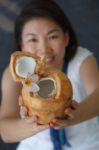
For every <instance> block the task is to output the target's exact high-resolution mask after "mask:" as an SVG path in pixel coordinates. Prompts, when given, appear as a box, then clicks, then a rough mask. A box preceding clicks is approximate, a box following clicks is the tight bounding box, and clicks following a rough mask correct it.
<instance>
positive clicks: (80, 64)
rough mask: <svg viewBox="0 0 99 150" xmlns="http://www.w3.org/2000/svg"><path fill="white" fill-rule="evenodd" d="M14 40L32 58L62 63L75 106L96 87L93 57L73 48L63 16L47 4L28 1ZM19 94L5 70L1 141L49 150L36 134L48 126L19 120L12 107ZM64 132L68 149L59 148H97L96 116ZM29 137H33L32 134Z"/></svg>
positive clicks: (45, 136) (22, 149) (46, 139)
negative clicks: (42, 56)
mask: <svg viewBox="0 0 99 150" xmlns="http://www.w3.org/2000/svg"><path fill="white" fill-rule="evenodd" d="M15 37H16V44H17V46H18V49H20V50H22V51H28V52H30V53H35V54H36V55H38V56H41V55H44V56H46V57H47V59H46V62H45V63H46V65H47V66H50V67H55V68H58V69H61V70H62V69H63V66H64V64H65V62H66V63H68V68H67V75H68V77H69V78H70V80H71V82H72V86H73V93H74V95H73V98H74V99H76V100H77V101H78V102H81V101H83V100H84V99H85V98H86V97H87V96H88V95H90V94H91V93H92V92H93V91H94V90H95V89H96V88H97V87H98V85H99V79H98V67H97V63H96V60H95V57H94V56H93V54H92V52H90V51H89V50H87V49H85V48H82V47H80V46H78V43H77V39H76V36H75V32H74V31H73V29H72V26H71V25H70V23H69V21H68V18H67V17H66V15H65V14H64V12H63V11H62V10H61V9H60V7H59V6H58V5H57V4H56V3H55V2H54V1H53V0H48V1H45V0H32V1H31V3H29V4H28V5H27V6H26V7H25V8H24V9H23V11H22V12H21V14H20V15H19V17H18V19H17V20H16V24H15ZM65 71H66V70H65ZM9 86H10V88H9ZM20 91H21V86H20V85H19V84H16V83H14V82H13V80H12V77H11V74H10V72H9V68H7V69H6V70H5V72H4V74H3V78H2V105H1V136H2V138H3V140H4V141H7V142H12V141H20V140H23V139H25V138H26V139H25V140H23V141H22V142H21V143H20V145H19V147H18V148H17V149H18V150H29V149H30V150H32V149H34V150H38V149H41V148H42V149H43V150H46V149H47V150H48V149H49V150H52V149H53V143H52V141H51V138H50V135H49V130H46V131H43V132H40V131H41V130H45V129H47V128H49V125H44V126H39V125H38V124H37V123H36V122H37V118H36V117H35V116H33V117H31V118H30V117H28V116H27V117H25V118H24V119H20V117H19V107H18V97H19V95H20ZM24 109H25V108H24ZM24 112H25V111H24ZM65 121H66V120H61V119H60V120H58V122H56V120H53V122H52V125H53V127H54V128H61V127H65ZM65 131H66V136H67V138H68V141H69V143H70V145H71V147H68V146H66V145H65V146H64V149H66V150H68V149H70V150H89V149H95V150H98V149H99V142H98V140H97V139H98V138H99V132H97V131H99V122H98V118H97V117H96V118H93V119H91V120H89V121H86V122H84V123H81V124H79V125H75V126H72V127H68V128H66V129H65ZM38 132H40V133H38ZM36 133H38V134H36ZM34 134H36V135H35V136H32V135H34ZM30 136H31V137H30ZM85 137H86V139H85Z"/></svg>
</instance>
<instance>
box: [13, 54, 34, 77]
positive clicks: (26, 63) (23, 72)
mask: <svg viewBox="0 0 99 150" xmlns="http://www.w3.org/2000/svg"><path fill="white" fill-rule="evenodd" d="M35 68H36V61H35V59H33V58H32V57H28V56H21V57H20V58H18V59H17V60H16V66H15V71H16V74H17V75H18V76H20V77H23V78H26V77H27V74H28V73H30V74H34V73H35Z"/></svg>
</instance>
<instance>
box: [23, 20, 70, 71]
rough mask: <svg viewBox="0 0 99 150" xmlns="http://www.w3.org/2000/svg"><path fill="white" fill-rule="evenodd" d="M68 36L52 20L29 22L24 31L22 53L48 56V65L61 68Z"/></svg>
mask: <svg viewBox="0 0 99 150" xmlns="http://www.w3.org/2000/svg"><path fill="white" fill-rule="evenodd" d="M68 42H69V37H68V34H66V33H64V32H63V31H62V29H61V28H60V27H59V26H58V25H57V24H56V23H55V22H54V21H52V20H49V19H45V18H36V19H32V20H30V21H28V22H27V23H26V24H25V25H24V27H23V31H22V42H21V49H22V51H28V52H30V53H33V54H36V55H38V56H41V55H44V56H46V65H47V66H52V67H56V68H61V67H62V65H63V59H64V54H65V48H66V47H67V45H68Z"/></svg>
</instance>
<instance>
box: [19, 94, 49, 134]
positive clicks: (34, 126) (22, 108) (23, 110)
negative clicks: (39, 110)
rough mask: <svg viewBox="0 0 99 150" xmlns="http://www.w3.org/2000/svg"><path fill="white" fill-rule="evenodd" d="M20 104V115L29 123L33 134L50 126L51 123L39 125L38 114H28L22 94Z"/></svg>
mask: <svg viewBox="0 0 99 150" xmlns="http://www.w3.org/2000/svg"><path fill="white" fill-rule="evenodd" d="M19 106H20V117H21V119H22V120H23V121H24V122H25V123H26V124H27V126H28V128H30V129H32V131H33V134H36V133H38V132H40V131H43V130H45V129H48V128H49V127H50V126H49V124H46V125H39V124H38V123H37V119H38V118H37V116H31V117H29V116H28V110H27V108H26V107H25V105H24V103H23V99H22V96H19Z"/></svg>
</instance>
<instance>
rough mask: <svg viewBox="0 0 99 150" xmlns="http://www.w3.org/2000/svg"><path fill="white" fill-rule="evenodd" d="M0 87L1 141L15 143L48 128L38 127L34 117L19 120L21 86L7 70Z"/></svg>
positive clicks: (44, 126)
mask: <svg viewBox="0 0 99 150" xmlns="http://www.w3.org/2000/svg"><path fill="white" fill-rule="evenodd" d="M1 87H2V102H1V109H0V132H1V138H2V139H3V141H5V142H17V141H20V140H22V139H24V138H27V137H29V136H32V135H34V134H36V133H38V132H40V131H42V130H44V129H47V128H48V127H49V126H48V125H42V126H40V125H38V124H37V118H36V117H27V118H25V119H20V117H19V106H18V97H19V95H20V93H21V85H20V84H19V83H15V82H14V81H13V79H12V77H11V74H10V71H9V69H8V68H7V69H6V71H5V72H4V74H3V78H2V86H1Z"/></svg>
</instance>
